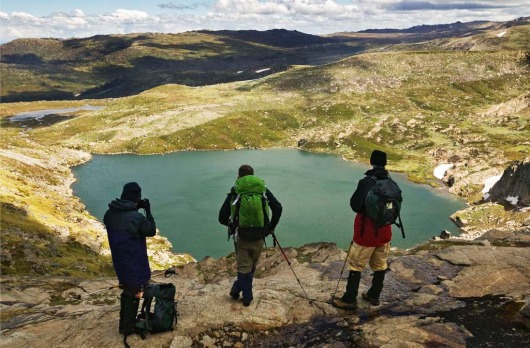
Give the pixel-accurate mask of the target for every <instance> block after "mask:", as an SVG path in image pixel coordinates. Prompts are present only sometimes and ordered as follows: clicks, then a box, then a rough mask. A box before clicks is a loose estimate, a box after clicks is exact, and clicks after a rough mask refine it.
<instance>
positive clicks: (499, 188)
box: [488, 158, 530, 206]
mask: <svg viewBox="0 0 530 348" xmlns="http://www.w3.org/2000/svg"><path fill="white" fill-rule="evenodd" d="M488 200H490V201H494V202H502V203H510V204H512V205H516V206H530V158H526V159H524V160H523V161H518V162H515V163H513V164H512V165H510V166H509V167H508V168H507V169H506V170H505V171H504V173H503V174H502V176H501V178H500V179H499V181H497V183H496V184H495V185H494V186H493V187H492V188H491V190H490V191H489V197H488Z"/></svg>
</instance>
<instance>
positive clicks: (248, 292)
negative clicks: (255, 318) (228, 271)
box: [237, 273, 254, 307]
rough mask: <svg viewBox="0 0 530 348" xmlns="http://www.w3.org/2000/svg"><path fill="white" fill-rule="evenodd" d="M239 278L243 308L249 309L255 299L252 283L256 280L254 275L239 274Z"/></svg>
mask: <svg viewBox="0 0 530 348" xmlns="http://www.w3.org/2000/svg"><path fill="white" fill-rule="evenodd" d="M237 278H238V281H239V286H240V288H241V292H242V293H243V306H245V307H248V306H250V303H251V302H252V300H253V299H254V297H253V296H252V281H253V279H254V275H253V274H252V273H246V274H245V273H238V274H237Z"/></svg>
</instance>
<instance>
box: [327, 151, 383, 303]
mask: <svg viewBox="0 0 530 348" xmlns="http://www.w3.org/2000/svg"><path fill="white" fill-rule="evenodd" d="M370 164H371V165H372V166H373V168H372V169H370V170H368V171H367V172H366V173H365V175H366V176H365V177H364V178H363V179H361V180H360V181H359V183H358V185H357V189H356V190H355V192H354V193H353V195H352V196H351V198H350V206H351V208H352V210H353V211H354V212H356V213H357V215H356V216H355V221H354V227H353V241H352V244H351V247H350V249H349V253H348V255H347V256H346V257H347V261H348V267H349V269H350V273H349V275H348V282H347V284H346V292H345V293H344V295H343V296H342V297H341V298H340V299H339V298H334V299H333V300H332V305H333V306H334V307H337V308H341V309H349V310H354V309H356V308H357V292H358V289H359V283H360V281H361V272H362V270H363V269H364V268H365V267H366V264H368V263H369V264H370V268H371V269H372V271H374V275H373V278H372V286H371V287H370V289H369V290H368V291H367V292H363V293H362V298H363V299H365V300H367V301H369V302H370V303H371V304H372V305H374V306H378V305H379V296H380V295H381V291H382V290H383V281H384V279H385V272H386V269H387V267H388V266H387V258H388V253H389V251H390V240H391V239H392V227H391V225H390V224H388V225H383V226H377V225H376V223H375V222H374V221H373V220H372V219H371V218H370V217H368V215H367V213H366V204H365V202H366V197H367V195H368V193H369V191H370V189H371V188H372V187H373V186H374V185H375V184H376V181H377V180H381V179H388V178H389V175H388V171H387V170H386V169H385V166H386V153H385V152H382V151H379V150H374V151H373V152H372V154H371V156H370Z"/></svg>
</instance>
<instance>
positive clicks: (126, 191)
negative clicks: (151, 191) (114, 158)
mask: <svg viewBox="0 0 530 348" xmlns="http://www.w3.org/2000/svg"><path fill="white" fill-rule="evenodd" d="M140 198H142V189H141V188H140V185H138V184H137V183H135V182H129V183H127V184H125V185H123V191H122V193H121V199H126V200H128V201H133V202H137V201H139V200H140Z"/></svg>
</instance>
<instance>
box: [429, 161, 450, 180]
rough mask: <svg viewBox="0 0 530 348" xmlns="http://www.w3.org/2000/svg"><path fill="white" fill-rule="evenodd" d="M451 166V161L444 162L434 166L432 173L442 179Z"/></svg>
mask: <svg viewBox="0 0 530 348" xmlns="http://www.w3.org/2000/svg"><path fill="white" fill-rule="evenodd" d="M451 168H453V164H452V163H444V164H440V165H439V166H438V167H436V168H434V171H433V175H434V176H435V177H436V178H438V179H440V180H442V179H443V177H444V176H445V172H447V171H448V170H449V169H451Z"/></svg>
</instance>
